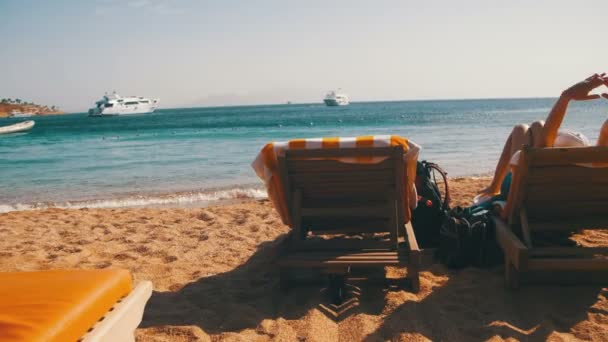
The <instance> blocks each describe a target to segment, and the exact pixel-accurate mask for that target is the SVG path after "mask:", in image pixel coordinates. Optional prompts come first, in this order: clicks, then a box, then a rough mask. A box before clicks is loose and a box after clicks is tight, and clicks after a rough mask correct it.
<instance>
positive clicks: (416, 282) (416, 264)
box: [407, 252, 420, 293]
mask: <svg viewBox="0 0 608 342" xmlns="http://www.w3.org/2000/svg"><path fill="white" fill-rule="evenodd" d="M419 270H420V253H418V252H411V253H410V262H409V265H408V268H407V277H408V279H409V281H410V285H411V287H412V292H413V293H418V291H420V275H419Z"/></svg>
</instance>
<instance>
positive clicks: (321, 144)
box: [251, 135, 420, 226]
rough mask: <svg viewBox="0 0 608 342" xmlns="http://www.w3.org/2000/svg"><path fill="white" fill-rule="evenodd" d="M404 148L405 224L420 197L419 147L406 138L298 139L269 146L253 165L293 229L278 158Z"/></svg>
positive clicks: (354, 160) (347, 160)
mask: <svg viewBox="0 0 608 342" xmlns="http://www.w3.org/2000/svg"><path fill="white" fill-rule="evenodd" d="M389 146H403V149H404V152H405V153H404V154H403V160H404V161H405V165H406V167H405V172H406V174H405V175H404V176H406V175H407V176H408V177H407V178H406V179H407V184H406V191H407V194H406V197H405V201H404V202H405V206H406V208H405V210H404V212H405V216H406V217H405V220H406V222H407V221H409V219H410V217H411V210H413V209H415V208H416V204H417V194H416V188H415V186H414V181H415V178H416V162H417V160H418V154H419V153H420V146H418V145H417V144H416V143H414V142H412V141H411V140H408V139H406V138H403V137H400V136H396V135H373V136H372V135H370V136H360V137H352V138H339V137H332V138H310V139H295V140H290V141H285V142H273V143H269V144H266V146H264V147H263V148H262V150H261V151H260V153H259V154H258V156H257V157H256V159H255V160H254V161H253V163H252V164H251V167H253V169H254V170H255V173H256V174H257V175H258V177H260V178H261V179H262V180H263V181H264V183H265V184H266V189H267V191H268V197H269V199H270V201H271V202H272V203H273V205H274V207H275V208H276V210H277V211H278V213H279V215H280V216H281V219H282V220H283V223H285V224H287V225H289V226H291V218H290V217H289V212H290V211H289V210H288V208H287V206H286V201H285V199H284V196H283V184H281V177H280V175H279V167H278V157H279V156H284V155H285V151H286V150H292V149H323V148H360V147H389ZM383 159H384V158H378V157H376V158H365V159H357V158H340V159H338V161H341V162H345V163H378V162H380V161H382V160H383Z"/></svg>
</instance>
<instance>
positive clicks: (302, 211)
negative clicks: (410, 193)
mask: <svg viewBox="0 0 608 342" xmlns="http://www.w3.org/2000/svg"><path fill="white" fill-rule="evenodd" d="M372 157H384V158H386V159H384V160H383V161H381V162H378V163H360V162H359V163H356V162H344V161H338V160H336V159H338V158H341V159H344V158H349V159H352V160H353V161H354V160H360V161H361V160H366V159H371V158H372ZM279 165H280V167H281V173H282V176H283V177H284V179H283V182H284V184H286V185H287V186H286V187H285V188H286V189H285V192H286V194H285V197H286V198H287V199H288V206H289V207H290V210H292V217H294V220H296V221H298V222H297V223H296V224H300V225H301V226H302V227H304V228H305V229H306V230H307V231H313V232H328V233H332V232H335V233H338V232H339V233H358V232H390V233H394V232H395V229H396V227H397V226H399V227H402V226H403V224H404V222H403V217H404V216H403V201H404V184H405V182H406V179H405V176H404V171H403V170H404V169H403V168H404V162H403V147H402V146H396V147H378V148H357V149H318V150H289V151H286V153H285V158H280V160H279Z"/></svg>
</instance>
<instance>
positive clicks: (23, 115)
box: [10, 109, 36, 118]
mask: <svg viewBox="0 0 608 342" xmlns="http://www.w3.org/2000/svg"><path fill="white" fill-rule="evenodd" d="M32 115H36V113H31V112H25V113H23V112H21V111H20V110H19V109H13V110H12V111H11V115H10V116H11V117H13V118H27V117H29V116H32Z"/></svg>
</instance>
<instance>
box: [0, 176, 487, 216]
mask: <svg viewBox="0 0 608 342" xmlns="http://www.w3.org/2000/svg"><path fill="white" fill-rule="evenodd" d="M490 180H491V177H489V176H486V175H481V176H467V177H455V178H450V179H449V182H450V187H451V188H452V189H451V191H452V192H453V191H454V186H455V187H456V189H458V190H459V191H463V192H465V193H466V194H467V195H466V196H457V198H466V197H470V198H471V199H472V198H473V197H474V196H475V194H476V193H470V191H467V190H466V189H467V188H473V189H476V188H478V183H480V182H481V183H483V182H486V183H487V182H489V181H490ZM481 188H483V187H480V188H479V189H481ZM266 198H267V196H266V190H265V189H264V185H263V184H262V183H261V182H258V183H257V184H251V183H245V184H235V185H230V186H224V187H217V188H206V189H196V190H190V191H183V190H182V191H174V192H131V193H120V194H116V195H112V196H102V197H89V198H70V199H61V200H57V201H21V202H17V203H4V204H0V214H1V213H8V212H13V211H26V210H44V209H85V208H88V209H113V208H196V207H198V208H205V207H210V206H218V205H225V204H233V203H239V202H244V201H249V200H262V199H266ZM457 205H461V206H466V205H468V204H466V202H459V203H458V204H457Z"/></svg>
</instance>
